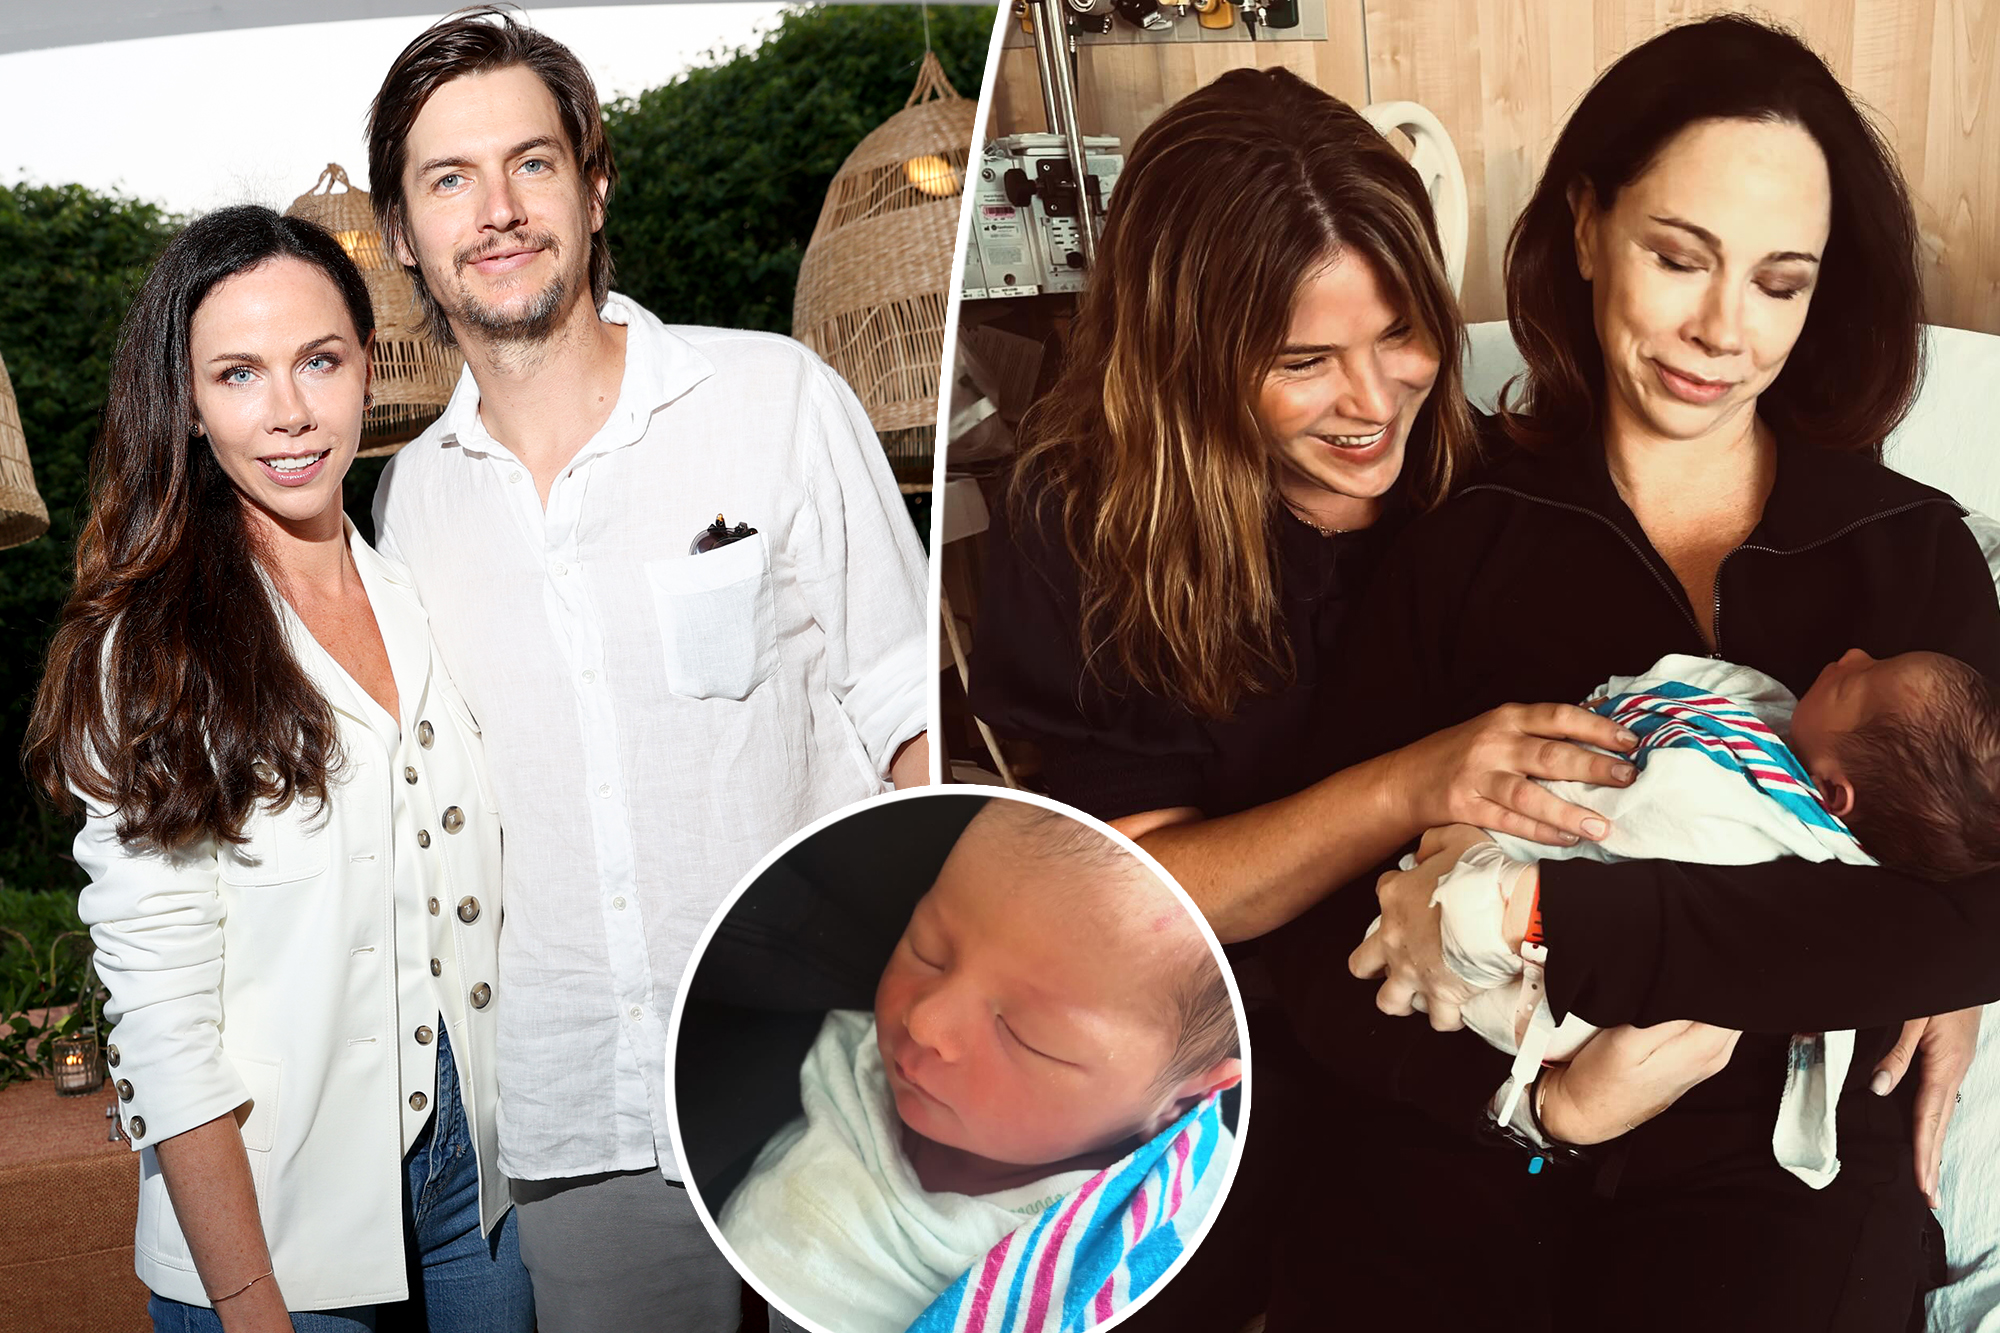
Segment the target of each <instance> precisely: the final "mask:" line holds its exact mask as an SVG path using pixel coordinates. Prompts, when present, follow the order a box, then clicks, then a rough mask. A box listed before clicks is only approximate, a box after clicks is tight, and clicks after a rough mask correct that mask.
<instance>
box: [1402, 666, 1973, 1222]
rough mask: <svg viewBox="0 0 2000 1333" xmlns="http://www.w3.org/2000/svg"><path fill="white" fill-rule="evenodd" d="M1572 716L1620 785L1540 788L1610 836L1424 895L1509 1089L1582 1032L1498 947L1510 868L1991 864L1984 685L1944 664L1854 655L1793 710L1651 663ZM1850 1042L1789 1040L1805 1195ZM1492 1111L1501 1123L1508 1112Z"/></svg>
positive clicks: (1929, 870)
mask: <svg viewBox="0 0 2000 1333" xmlns="http://www.w3.org/2000/svg"><path fill="white" fill-rule="evenodd" d="M1586 706H1588V707H1590V708H1593V709H1594V710H1595V711H1597V712H1599V713H1601V714H1603V715H1604V716H1606V717H1609V718H1610V719H1612V720H1613V721H1615V722H1617V723H1619V724H1620V725H1622V726H1624V727H1625V728H1626V729H1627V730H1628V731H1631V732H1633V733H1634V734H1635V735H1637V736H1638V737H1639V745H1638V747H1637V749H1636V751H1635V752H1634V754H1633V762H1634V764H1635V765H1636V766H1637V767H1638V769H1639V773H1638V776H1637V778H1636V779H1635V780H1634V781H1633V782H1632V784H1631V785H1630V786H1629V787H1626V788H1623V789H1618V788H1608V787H1589V786H1586V785H1584V784H1581V783H1573V782H1555V783H1549V784H1547V785H1548V786H1549V788H1550V790H1552V791H1554V792H1555V793H1556V794H1557V795H1559V796H1561V797H1563V798H1564V799H1565V800H1570V801H1575V802H1578V803H1580V804H1583V805H1587V806H1590V807H1592V808H1594V809H1596V810H1597V811H1598V812H1599V813H1601V814H1603V815H1604V816H1605V817H1606V818H1607V819H1609V820H1610V821H1611V832H1610V834H1609V835H1608V836H1607V837H1606V838H1605V839H1604V841H1602V842H1601V843H1589V842H1585V843H1579V844H1577V845H1575V846H1573V847H1548V846H1544V845H1542V844H1539V843H1528V842H1523V841H1521V840H1519V839H1515V838H1512V837H1509V836H1507V835H1504V834H1495V835H1493V836H1494V840H1495V845H1493V846H1481V847H1478V848H1475V849H1473V850H1472V851H1470V852H1468V853H1467V855H1466V857H1465V858H1464V859H1463V860H1461V862H1460V863H1459V865H1458V867H1456V868H1454V870H1453V871H1452V872H1451V874H1449V875H1447V876H1446V877H1445V879H1444V880H1443V881H1442V882H1441V883H1440V885H1439V887H1438V892H1437V901H1438V902H1439V904H1440V905H1441V906H1442V907H1443V908H1444V914H1443V919H1442V922H1441V926H1442V930H1443V934H1444V937H1445V950H1446V959H1447V961H1448V962H1449V963H1450V964H1451V966H1452V968H1453V970H1454V971H1456V972H1458V973H1459V974H1460V975H1461V976H1462V977H1464V978H1465V979H1466V980H1468V981H1471V982H1473V983H1474V984H1487V985H1490V986H1493V988H1492V989H1488V990H1485V991H1482V993H1481V994H1479V995H1478V996H1476V997H1474V999H1473V1000H1471V1001H1470V1002H1468V1003H1467V1004H1466V1005H1465V1006H1464V1008H1463V1010H1462V1013H1463V1016H1464V1018H1465V1021H1466V1024H1467V1026H1469V1027H1471V1028H1473V1029H1474V1030H1475V1031H1477V1032H1478V1033H1479V1034H1480V1035H1481V1036H1483V1037H1485V1038H1486V1039H1487V1040H1488V1041H1489V1042H1491V1043H1492V1044H1493V1045H1495V1046H1498V1047H1500V1048H1501V1049H1503V1050H1508V1051H1517V1052H1518V1053H1519V1055H1520V1057H1521V1058H1520V1059H1519V1060H1517V1062H1516V1065H1515V1071H1514V1083H1515V1086H1516V1087H1523V1086H1525V1085H1526V1083H1527V1082H1528V1080H1529V1079H1531V1078H1532V1077H1533V1074H1534V1071H1535V1069H1536V1068H1537V1067H1538V1066H1539V1065H1540V1064H1542V1063H1554V1062H1559V1061H1562V1060H1567V1059H1569V1058H1570V1057H1571V1056H1572V1055H1574V1054H1575V1052H1576V1050H1577V1049H1578V1048H1579V1047H1581V1046H1582V1044H1583V1043H1584V1042H1585V1041H1587V1040H1589V1039H1590V1037H1591V1035H1592V1034H1594V1033H1595V1032H1596V1029H1595V1028H1594V1027H1592V1026H1591V1025H1590V1024H1588V1023H1585V1022H1584V1021H1583V1020H1582V1019H1580V1018H1578V1017H1577V1016H1576V1015H1574V1014H1571V1015H1569V1016H1568V1017H1566V1018H1565V1019H1564V1020H1563V1022H1562V1023H1561V1024H1560V1025H1557V1024H1556V1023H1555V1022H1554V1019H1553V1015H1552V1014H1550V1012H1549V1009H1548V1006H1547V1003H1546V1001H1545V1000H1544V999H1543V998H1542V994H1541V987H1540V968H1539V966H1537V964H1536V962H1535V961H1534V955H1535V950H1534V949H1533V948H1532V947H1531V948H1528V949H1526V950H1524V951H1523V952H1524V953H1526V954H1527V955H1529V961H1528V962H1527V963H1526V964H1525V965H1524V962H1523V958H1522V956H1521V955H1517V954H1515V953H1514V951H1513V950H1512V949H1510V948H1508V947H1507V945H1506V943H1505V939H1504V935H1503V932H1502V931H1501V930H1500V928H1499V923H1500V919H1501V915H1502V913H1503V912H1504V910H1505V908H1506V906H1507V905H1508V899H1509V898H1510V896H1511V885H1512V881H1513V879H1514V878H1515V874H1514V872H1515V869H1516V863H1518V862H1526V861H1533V860H1538V859H1552V858H1558V857H1565V856H1588V857H1592V858H1594V859H1600V860H1606V861H1616V860H1623V859H1628V858H1638V857H1656V858H1663V859H1671V860H1681V861H1699V862H1706V863H1709V864H1713V865H1738V864H1746V863H1749V862H1755V861H1766V860H1771V859H1774V858H1776V857H1780V856H1799V857H1804V858H1805V859H1807V860H1813V861H1825V860H1840V861H1844V862H1848V863H1854V864H1871V863H1875V862H1879V863H1880V864H1883V865H1887V866H1891V867H1894V868H1896V869H1898V870H1901V871H1904V872H1906V873H1909V874H1914V875H1920V876H1924V877H1926V878H1932V879H1953V878H1957V877H1959V876H1962V875H1966V874H1970V873H1972V872H1973V871H1975V870H1979V869H1983V868H1986V867H1989V866H1992V865H1994V864H1996V863H2000V804H1996V797H2000V691H1996V689H1995V687H1994V685H1993V683H1992V682H1990V681H1988V680H1986V679H1985V678H1984V677H1983V676H1981V675H1980V674H1979V673H1978V672H1977V671H1975V670H1974V669H1973V668H1971V667H1969V666H1967V665H1966V664H1964V663H1963V662H1959V661H1957V660H1955V659H1953V658H1950V657H1945V656H1942V655H1941V654H1938V653H1905V654H1903V655H1901V656H1898V657H1893V658H1889V659H1887V660H1883V661H1877V660H1876V659H1874V658H1872V657H1870V656H1869V655H1868V654H1867V653H1865V652H1862V651H1861V650H1860V649H1858V648H1857V649H1854V650H1851V651H1850V652H1848V653H1847V654H1845V655H1844V656H1842V657H1841V658H1840V660H1838V661H1837V662H1834V663H1832V664H1831V665H1829V666H1828V667H1827V668H1826V669H1825V670H1824V671H1822V672H1821V673H1820V675H1819V678H1818V679H1817V680H1815V681H1814V682H1813V685H1812V688H1811V689H1809V690H1807V691H1806V693H1805V695H1804V697H1803V698H1800V699H1799V700H1797V701H1796V703H1795V702H1794V701H1793V699H1792V696H1791V694H1790V692H1789V691H1787V690H1786V689H1785V688H1784V686H1782V685H1780V684H1779V683H1778V682H1777V681H1775V680H1773V679H1771V678H1770V677H1769V676H1766V675H1764V674H1762V673H1761V672H1758V671H1754V670H1751V669H1750V668H1748V667H1741V666H1734V665H1731V664H1730V663H1727V662H1719V661H1715V660H1713V659H1706V658H1697V657H1683V656H1670V657H1665V658H1662V659H1661V660H1660V661H1659V662H1657V663H1655V664H1654V666H1653V667H1652V669H1651V670H1650V671H1648V672H1646V673H1645V674H1644V675H1642V676H1638V677H1631V678H1623V677H1618V678H1613V679H1612V680H1610V681H1607V682H1606V683H1605V685H1604V686H1603V687H1602V688H1601V689H1600V690H1599V691H1598V693H1597V695H1596V697H1594V698H1593V699H1592V700H1590V701H1589V703H1588V704H1587V705H1586ZM1787 736H1789V743H1787ZM1495 887H1498V888H1499V889H1500V892H1499V893H1495V892H1494V889H1495ZM1799 910H1800V911H1801V912H1810V911H1811V910H1812V904H1811V903H1810V902H1801V903H1800V907H1799ZM1853 1049H1854V1042H1853V1034H1852V1033H1825V1034H1810V1035H1808V1036H1803V1037H1800V1038H1797V1039H1795V1041H1794V1046H1793V1058H1792V1060H1791V1063H1790V1067H1789V1072H1788V1076H1787V1082H1786V1088H1785V1092H1784V1096H1783V1101H1782V1103H1781V1106H1780V1110H1779V1118H1778V1125H1777V1128H1776V1130H1775V1131H1774V1134H1773V1138H1772V1146H1773V1151H1774V1152H1775V1153H1776V1155H1777V1158H1778V1160H1779V1161H1780V1163H1782V1164H1783V1165H1784V1166H1785V1168H1786V1169H1787V1170H1789V1171H1791V1172H1792V1173H1793V1174H1794V1175H1797V1176H1798V1177H1799V1178H1800V1179H1802V1180H1804V1181H1806V1182H1807V1183H1808V1184H1810V1185H1813V1186H1815V1187H1818V1186H1823V1185H1825V1184H1827V1183H1828V1182H1829V1181H1831V1180H1832V1179H1833V1177H1834V1175H1835V1174H1836V1172H1837V1171H1838V1170H1839V1165H1840V1164H1839V1159H1838V1156H1837V1154H1836V1150H1835V1149H1836V1145H1835V1138H1834V1119H1835V1117H1834V1105H1835V1103H1836V1102H1837V1101H1838V1099H1839V1090H1840V1087H1841V1085H1842V1083H1843V1082H1844V1080H1845V1078H1846V1074H1847V1068H1848V1064H1849V1063H1850V1061H1851V1059H1852V1056H1853ZM1499 1109H1500V1113H1501V1114H1502V1116H1503V1117H1505V1118H1508V1119H1512V1120H1514V1121H1515V1123H1517V1124H1518V1123H1520V1119H1519V1117H1518V1116H1516V1115H1514V1114H1513V1107H1512V1106H1511V1104H1509V1105H1503V1106H1502V1107H1501V1108H1499Z"/></svg>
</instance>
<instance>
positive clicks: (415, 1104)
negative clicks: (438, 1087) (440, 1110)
mask: <svg viewBox="0 0 2000 1333" xmlns="http://www.w3.org/2000/svg"><path fill="white" fill-rule="evenodd" d="M430 1102H431V1099H430V1098H428V1097H426V1096H424V1094H422V1093H421V1092H413V1093H411V1094H410V1109H411V1110H412V1111H421V1110H423V1109H424V1108H425V1107H426V1106H429V1105H430Z"/></svg>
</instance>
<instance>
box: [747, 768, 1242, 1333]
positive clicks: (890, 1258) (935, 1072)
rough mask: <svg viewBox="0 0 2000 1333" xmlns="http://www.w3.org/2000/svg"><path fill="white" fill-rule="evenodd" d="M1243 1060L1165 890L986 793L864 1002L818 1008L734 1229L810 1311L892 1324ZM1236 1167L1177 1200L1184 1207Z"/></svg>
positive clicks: (772, 1277) (1195, 946) (1196, 946)
mask: <svg viewBox="0 0 2000 1333" xmlns="http://www.w3.org/2000/svg"><path fill="white" fill-rule="evenodd" d="M1239 1074H1240V1064H1239V1061H1238V1058H1237V1033H1236V1019H1235V1012H1234V1009H1233V1007H1232V1005H1231V1002H1230V998H1229V991H1228V987H1227V984H1226V983H1225V981H1224V979H1223V976H1222V972H1221V969H1220V967H1219V966H1218V965H1217V963H1216V961H1215V959H1214V957H1213V955H1211V954H1210V952H1209V950H1208V946H1207V944H1206V943H1205V941H1204V940H1203V937H1202V935H1201V933H1200V932H1199V930H1198V929H1197V928H1196V926H1195V924H1194V922H1193V920H1192V919H1191V918H1190V917H1189V915H1188V913H1187V910H1186V909H1185V908H1184V907H1182V905H1181V903H1180V901H1179V900H1178V899H1177V898H1175V897H1174V895H1173V894H1172V892H1170V891H1169V890H1168V889H1167V888H1166V887H1165V886H1164V885H1163V884H1161V883H1160V881H1159V880H1158V879H1157V878H1155V877H1154V875H1153V874H1152V873H1151V872H1150V871H1149V870H1147V869H1146V867H1145V866H1144V865H1143V864H1141V863H1140V862H1139V860H1138V859H1137V858H1136V857H1134V856H1132V855H1131V854H1130V853H1129V852H1127V851H1125V850H1123V849H1121V848H1120V847H1118V846H1117V845H1116V844H1115V843H1113V842H1112V841H1111V840H1110V839H1108V838H1106V837H1104V836H1103V835H1102V834H1100V833H1098V832H1096V831H1095V830H1093V829H1091V828H1089V827H1087V826H1085V825H1083V824H1081V823H1078V822H1077V821H1075V820H1073V819H1070V818H1067V817H1066V816H1063V815H1059V814H1056V813H1055V812H1053V811H1050V810H1046V809H1043V808H1042V807H1039V806H1034V805H1029V804H1027V803H1025V802H1021V801H1014V800H1005V799H994V800H990V801H988V802H987V804H986V805H985V806H984V807H983V808H982V809H981V811H980V813H979V814H978V816H976V817H975V818H974V819H973V820H972V822H971V823H970V824H969V825H968V826H967V828H966V830H965V832H964V833H963V834H962V835H961V836H960V837H959V840H958V842H957V843H956V844H955V845H954V846H953V848H952V851H951V855H950V856H949V857H948V858H947V859H946V861H945V864H944V867H943V869H941V870H940V871H939V873H938V877H937V880H936V882H935V883H934V884H933V885H932V887H931V889H930V891H929V892H928V893H927V894H925V895H924V897H923V899H922V900H921V901H920V902H919V903H918V904H917V907H916V910H915V912H914V913H913V914H912V915H911V917H910V923H909V925H908V927H907V928H906V929H905V930H904V932H903V936H902V939H901V940H900V941H899V942H898V943H897V945H896V951H895V953H894V955H893V956H892V957H891V958H890V960H889V963H888V966H886V967H885V968H884V969H883V971H882V978H881V981H880V982H879V984H878V985H877V987H876V992H875V1010H874V1013H873V1014H872V1015H870V1014H866V1013H860V1012H855V1011H835V1012H833V1013H831V1014H829V1015H828V1016H827V1019H826V1023H825V1025H824V1026H823V1027H822V1028H821V1030H820V1035H819V1037H818V1039H817V1040H816V1042H815V1043H814V1046H813V1048H812V1051H811V1052H810V1053H809V1054H808V1055H807V1057H806V1061H805V1064H804V1066H803V1067H802V1069H801V1070H800V1073H799V1085H800V1093H801V1096H802V1100H803V1102H804V1108H805V1115H804V1116H803V1117H802V1118H801V1119H798V1120H795V1121H793V1122H792V1123H791V1124H789V1125H787V1126H786V1127H785V1128H784V1129H782V1130H780V1131H779V1132H778V1133H777V1134H775V1135H774V1136H772V1138H771V1140H770V1142H769V1143H767V1144H766V1145H765V1146H764V1149H763V1151H762V1152H761V1153H759V1154H758V1157H757V1160H756V1163H755V1165H754V1166H752V1168H751V1170H750V1174H749V1176H748V1178H747V1179H746V1180H745V1181H744V1182H743V1184H742V1185H741V1186H740V1187H739V1188H738V1189H737V1190H736V1192H735V1193H733V1194H732V1195H731V1196H730V1197H729V1200H728V1202H727V1204H726V1205H725V1206H724V1207H723V1209H722V1215H721V1218H720V1225H721V1228H722V1232H723V1235H724V1236H725V1237H726V1238H727V1239H728V1241H729V1243H730V1246H731V1247H732V1248H733V1249H734V1250H735V1251H736V1254H737V1256H738V1258H739V1259H741V1260H742V1261H743V1263H744V1264H745V1265H746V1266H747V1267H748V1268H749V1270H750V1271H751V1272H752V1273H754V1274H755V1275H756V1276H757V1277H758V1278H759V1279H760V1280H761V1281H762V1282H763V1283H764V1284H765V1285H766V1286H768V1287H769V1288H770V1289H771V1290H772V1291H773V1292H775V1293H776V1294H777V1295H778V1296H779V1297H780V1298H781V1299H783V1300H784V1301H785V1302H786V1303H787V1304H789V1305H790V1306H792V1307H793V1308H794V1309H795V1310H797V1311H798V1312H800V1313H802V1314H804V1315H805V1316H807V1317H808V1318H810V1319H812V1320H814V1321H816V1322H817V1323H820V1324H822V1325H824V1326H826V1327H828V1328H831V1329H837V1330H839V1331H840V1333H902V1330H903V1329H905V1328H907V1327H908V1326H909V1325H910V1323H911V1321H913V1320H914V1319H916V1318H917V1316H918V1315H920V1314H921V1313H923V1311H924V1310H925V1308H926V1307H927V1306H929V1305H930V1304H931V1302H932V1301H933V1299H934V1298H936V1297H937V1296H938V1295H939V1294H940V1293H941V1292H944V1291H945V1290H946V1289H947V1288H948V1287H950V1286H952V1284H953V1283H954V1282H956V1281H957V1279H958V1278H959V1277H960V1275H961V1274H963V1273H965V1272H966V1271H967V1269H968V1266H969V1265H972V1264H973V1263H974V1262H975V1261H977V1260H979V1259H980V1258H981V1257H982V1256H984V1255H986V1253H987V1252H988V1250H989V1249H991V1248H993V1247H994V1246H995V1245H996V1244H997V1243H998V1242H999V1241H1000V1240H1001V1239H1002V1238H1003V1237H1006V1236H1008V1235H1009V1234H1010V1233H1012V1232H1014V1231H1015V1230H1016V1229H1017V1228H1019V1227H1021V1226H1022V1224H1023V1223H1024V1222H1027V1221H1032V1220H1034V1219H1036V1218H1037V1217H1038V1215H1039V1214H1040V1213H1041V1212H1042V1211H1043V1210H1045V1209H1048V1208H1049V1207H1050V1206H1051V1205H1052V1204H1054V1203H1055V1202H1057V1201H1058V1200H1060V1199H1062V1198H1063V1196H1064V1195H1066V1194H1068V1193H1069V1192H1070V1191H1072V1190H1075V1189H1077V1188H1078V1187H1079V1186H1081V1185H1083V1184H1084V1183H1085V1182H1087V1181H1089V1180H1090V1179H1091V1178H1092V1177H1093V1176H1094V1175H1096V1174H1097V1173H1098V1172H1099V1171H1100V1170H1101V1169H1102V1168H1104V1167H1106V1166H1109V1165H1111V1164H1113V1163H1115V1162H1118V1161H1120V1160H1121V1159H1123V1158H1124V1157H1125V1156H1126V1155H1127V1154H1128V1153H1131V1152H1132V1151H1133V1150H1134V1149H1135V1148H1136V1147H1138V1146H1139V1145H1142V1144H1145V1143H1147V1142H1148V1141H1149V1140H1151V1139H1152V1138H1153V1137H1154V1136H1155V1135H1159V1134H1160V1133H1161V1131H1163V1130H1165V1129H1166V1128H1168V1127H1170V1126H1172V1125H1173V1124H1174V1123H1175V1122H1176V1121H1177V1120H1178V1119H1180V1117H1181V1116H1182V1114H1183V1113H1184V1112H1185V1111H1187V1110H1188V1109H1189V1108H1190V1107H1193V1106H1194V1105H1196V1104H1197V1103H1199V1102H1201V1101H1202V1100H1203V1099H1204V1098H1206V1097H1207V1096H1208V1095H1209V1094H1210V1093H1213V1092H1215V1091H1218V1090H1220V1089H1223V1088H1227V1087H1229V1086H1231V1085H1232V1084H1234V1083H1235V1082H1236V1081H1237V1079H1238V1077H1239ZM1220 1160H1221V1159H1218V1162H1219V1161H1220ZM1224 1174H1225V1173H1224V1172H1223V1171H1222V1170H1220V1169H1216V1170H1210V1171H1207V1172H1206V1173H1205V1174H1204V1175H1202V1176H1201V1177H1200V1179H1199V1180H1197V1181H1196V1182H1195V1183H1194V1184H1193V1186H1192V1192H1191V1193H1190V1194H1189V1195H1188V1197H1186V1198H1184V1199H1178V1200H1177V1202H1178V1203H1179V1206H1180V1207H1181V1209H1182V1210H1183V1212H1184V1213H1185V1215H1186V1216H1188V1217H1199V1216H1201V1215H1202V1211H1204V1210H1205V1209H1206V1208H1207V1207H1208V1206H1209V1204H1210V1203H1211V1202H1212V1196H1213V1193H1214V1191H1215V1190H1216V1189H1217V1188H1219V1182H1220V1180H1221V1178H1222V1176H1223V1175H1224Z"/></svg>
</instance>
